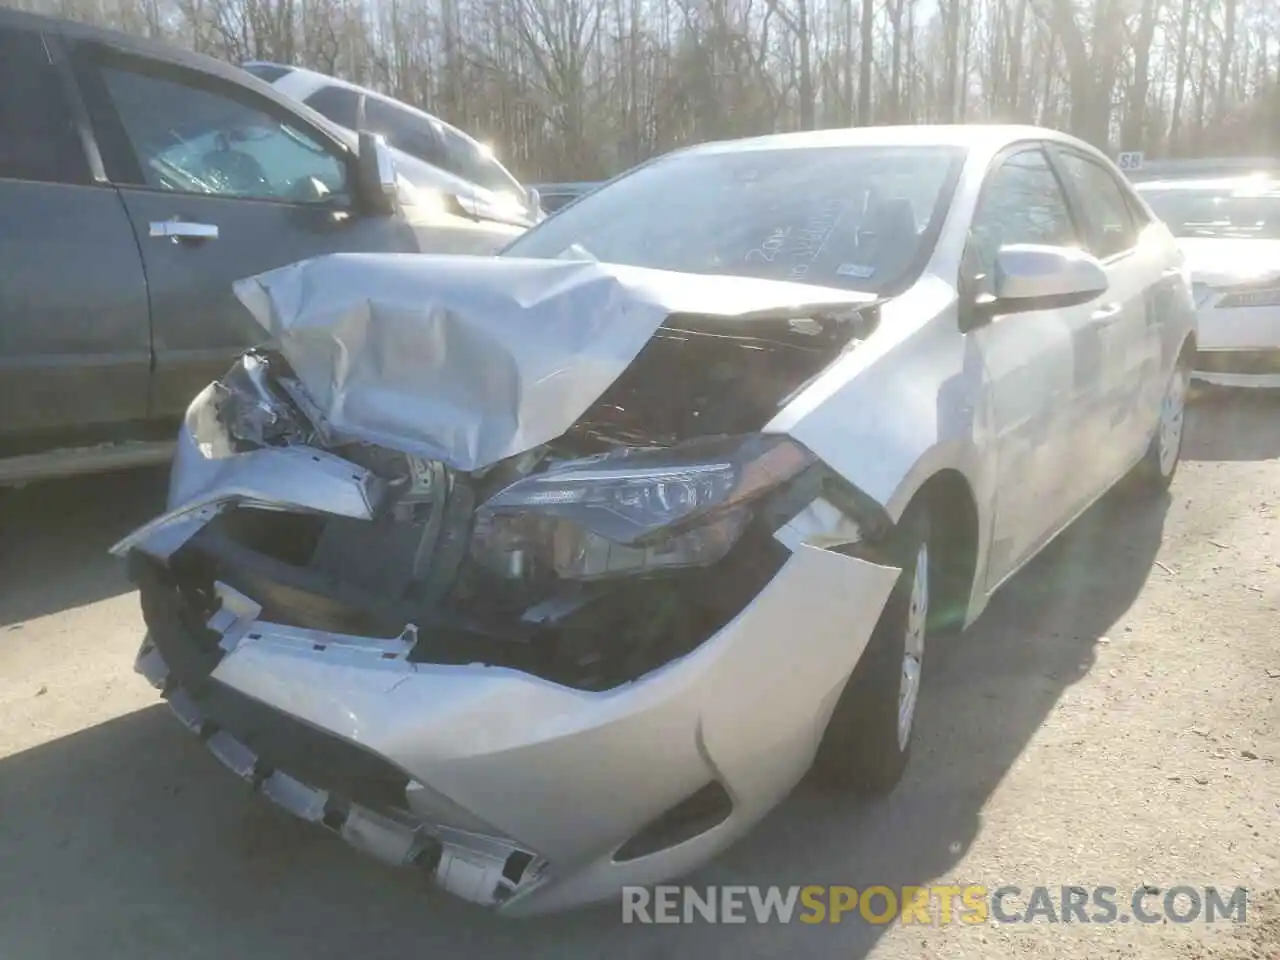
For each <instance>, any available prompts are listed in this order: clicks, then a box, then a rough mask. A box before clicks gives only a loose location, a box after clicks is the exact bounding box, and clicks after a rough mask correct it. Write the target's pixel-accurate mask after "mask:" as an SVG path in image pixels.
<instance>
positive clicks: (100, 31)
mask: <svg viewBox="0 0 1280 960" xmlns="http://www.w3.org/2000/svg"><path fill="white" fill-rule="evenodd" d="M0 25H5V26H15V27H23V28H26V29H30V30H39V31H41V32H42V33H47V34H52V35H55V36H61V37H63V38H65V39H66V40H68V41H80V42H90V43H98V44H101V45H102V46H104V47H108V48H110V49H113V50H118V51H120V52H121V53H125V54H130V55H133V56H137V57H144V58H146V59H150V60H157V61H161V62H164V63H169V64H173V65H174V66H177V67H188V68H191V69H193V70H200V71H202V72H204V73H207V74H211V75H213V76H216V77H218V78H220V79H222V80H226V81H229V82H230V83H234V84H237V85H239V86H243V87H248V88H249V89H251V90H253V91H254V92H255V93H257V94H260V95H261V96H264V97H266V98H267V99H269V100H270V101H271V102H272V103H274V104H275V105H276V106H277V107H279V108H281V109H282V110H283V111H286V112H288V113H292V114H294V115H295V116H300V117H302V118H303V119H305V120H306V121H308V122H309V123H311V124H312V125H313V126H315V127H318V128H319V129H320V130H323V131H324V132H325V133H327V134H328V135H329V136H331V137H333V138H334V139H335V142H337V143H338V144H340V145H341V146H343V147H345V148H347V149H350V146H351V145H350V144H349V143H348V142H347V141H346V140H345V139H343V138H342V137H340V136H339V135H338V130H337V129H336V127H335V125H334V124H333V123H332V122H331V121H330V120H328V119H327V118H326V117H323V116H321V115H320V114H319V113H317V112H316V111H315V110H312V109H311V108H310V107H308V106H306V105H305V104H300V103H298V102H297V101H295V100H293V99H291V98H289V97H287V96H285V95H284V94H282V93H280V92H279V91H278V90H276V89H275V87H273V86H272V85H271V84H269V83H264V82H263V81H262V80H259V79H258V78H257V77H255V76H253V74H250V73H246V72H245V71H243V70H241V69H240V68H239V67H236V66H233V65H231V64H229V63H227V62H225V61H223V60H218V59H216V58H214V57H209V56H206V55H204V54H202V53H194V52H192V51H190V50H186V49H184V48H182V47H179V46H176V45H175V44H171V43H166V42H165V41H162V40H151V39H148V38H145V37H135V36H133V35H132V34H128V33H124V32H122V31H119V30H112V29H110V28H107V27H99V26H94V25H92V24H86V23H80V22H79V21H74V20H65V19H62V18H59V17H50V16H46V15H44V14H36V13H26V12H25V11H18V10H9V9H4V8H0Z"/></svg>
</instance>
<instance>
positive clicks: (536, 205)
mask: <svg viewBox="0 0 1280 960" xmlns="http://www.w3.org/2000/svg"><path fill="white" fill-rule="evenodd" d="M525 202H526V203H527V204H528V205H529V209H530V210H532V211H533V212H534V213H537V212H538V211H539V210H541V209H542V194H541V193H539V192H538V188H537V187H530V188H529V189H528V190H527V191H525Z"/></svg>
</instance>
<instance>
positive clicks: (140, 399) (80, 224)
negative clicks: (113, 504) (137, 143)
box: [0, 11, 151, 440]
mask: <svg viewBox="0 0 1280 960" xmlns="http://www.w3.org/2000/svg"><path fill="white" fill-rule="evenodd" d="M60 52H61V51H60V47H59V46H58V42H57V38H56V37H55V36H46V35H43V34H42V33H41V32H40V30H39V29H37V28H36V27H35V26H33V25H32V23H31V21H29V20H24V18H23V17H22V16H21V15H18V14H13V13H8V12H6V11H0V433H2V434H5V435H7V436H8V437H9V438H10V439H11V440H12V438H13V436H14V435H15V434H30V433H36V432H49V431H56V432H59V433H62V434H69V433H70V432H72V431H78V430H80V429H81V428H90V429H92V428H93V427H94V426H95V425H97V424H102V423H104V422H106V423H115V422H122V421H129V420H138V419H141V418H143V417H144V416H145V415H146V412H147V385H148V378H149V376H150V367H151V352H150V349H151V342H150V336H151V334H150V325H149V320H148V316H147V290H146V283H145V280H144V278H143V272H142V260H141V258H140V256H139V253H138V244H137V242H136V241H135V240H134V236H133V230H132V228H131V227H130V225H129V218H128V216H127V215H126V213H125V209H124V206H123V205H122V204H121V201H120V198H119V197H118V196H117V195H116V192H115V190H113V189H112V188H111V186H110V185H109V184H107V183H106V182H105V181H104V180H102V179H98V178H95V176H94V171H93V170H92V169H91V164H90V159H89V158H90V147H91V141H90V140H89V139H88V131H87V129H86V128H85V127H84V124H83V123H82V115H77V112H76V110H75V97H76V91H75V88H74V86H73V85H72V84H71V83H70V82H69V72H67V71H66V70H65V69H63V68H64V67H65V64H64V63H63V62H62V61H61V60H60ZM99 172H100V171H99Z"/></svg>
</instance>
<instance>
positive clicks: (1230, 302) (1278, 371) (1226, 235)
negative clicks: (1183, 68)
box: [1138, 173, 1280, 388]
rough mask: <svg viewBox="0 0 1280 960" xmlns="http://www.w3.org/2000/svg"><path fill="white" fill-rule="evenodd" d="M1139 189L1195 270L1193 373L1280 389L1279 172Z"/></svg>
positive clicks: (1167, 182)
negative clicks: (1276, 174)
mask: <svg viewBox="0 0 1280 960" xmlns="http://www.w3.org/2000/svg"><path fill="white" fill-rule="evenodd" d="M1138 189H1139V191H1140V192H1141V194H1142V196H1143V198H1144V199H1145V200H1146V201H1147V203H1148V204H1149V205H1150V206H1151V209H1152V210H1154V211H1155V213H1156V215H1157V216H1159V217H1160V218H1161V219H1162V220H1163V221H1164V222H1165V224H1166V225H1167V226H1168V227H1169V229H1170V230H1171V231H1172V232H1173V235H1174V236H1175V237H1177V238H1178V242H1179V244H1180V245H1181V246H1182V249H1183V251H1184V252H1185V253H1186V256H1187V264H1188V266H1189V267H1190V268H1191V281H1192V287H1193V289H1194V291H1195V298H1196V307H1197V309H1198V311H1199V316H1198V325H1197V326H1198V333H1197V345H1198V347H1199V353H1198V354H1197V356H1196V363H1195V377H1196V379H1197V380H1202V381H1204V382H1206V383H1210V384H1214V385H1217V386H1223V387H1269V388H1275V387H1280V176H1274V175H1269V174H1265V173H1262V174H1253V175H1245V176H1232V177H1219V178H1215V179H1186V180H1183V179H1178V180H1154V181H1149V182H1144V183H1142V184H1140V185H1139V187H1138Z"/></svg>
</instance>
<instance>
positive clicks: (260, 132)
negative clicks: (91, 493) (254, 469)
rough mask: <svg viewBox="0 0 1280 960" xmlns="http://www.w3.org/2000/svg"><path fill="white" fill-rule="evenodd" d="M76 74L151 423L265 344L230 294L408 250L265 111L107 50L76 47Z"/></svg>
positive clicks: (279, 113) (349, 173)
mask: <svg viewBox="0 0 1280 960" xmlns="http://www.w3.org/2000/svg"><path fill="white" fill-rule="evenodd" d="M76 62H77V67H78V73H79V75H80V77H81V85H82V87H83V88H84V90H85V99H86V101H87V103H88V104H89V107H90V113H91V115H92V117H93V122H94V126H95V129H96V130H97V132H98V139H99V142H100V143H102V144H103V145H104V150H103V154H104V162H105V163H106V165H107V168H108V173H109V174H110V176H111V178H112V179H113V180H114V181H115V182H116V183H117V185H118V187H119V191H120V196H121V198H122V199H123V201H124V205H125V208H126V209H127V211H128V213H129V217H130V218H131V220H132V222H133V226H134V229H135V231H136V233H137V235H138V242H139V244H140V246H141V249H142V256H143V261H144V264H145V266H146V272H147V280H148V284H149V288H150V293H151V318H152V331H153V337H152V342H153V350H154V354H155V372H154V375H153V378H152V391H151V397H150V412H151V415H152V416H172V415H177V414H180V413H181V412H182V411H183V410H184V409H185V407H186V405H187V404H188V402H189V401H190V400H191V398H192V396H194V394H195V393H197V392H198V391H199V390H200V389H201V388H202V387H203V386H204V385H205V384H206V383H208V382H209V381H210V380H212V379H215V378H216V377H218V376H221V375H222V374H223V373H225V372H226V369H227V367H228V366H229V365H230V364H231V362H232V361H233V359H234V358H235V357H236V356H237V355H238V354H239V353H241V352H242V351H243V350H244V349H245V348H247V347H250V346H253V345H255V344H258V343H261V342H262V341H264V340H265V339H266V336H265V332H264V331H263V330H262V329H261V328H260V327H259V326H258V324H257V323H256V321H255V320H254V319H253V317H252V316H251V315H250V314H249V312H248V310H246V309H245V308H244V307H243V306H242V305H241V304H240V303H239V301H238V300H237V299H236V298H235V296H234V293H233V290H232V285H233V284H234V282H235V281H237V280H240V279H242V278H244V277H247V276H252V275H254V274H257V273H261V272H263V271H265V270H270V269H272V268H275V267H279V266H283V265H285V264H289V263H293V262H295V261H298V260H302V259H306V258H309V257H314V256H318V255H321V254H326V253H333V252H337V251H344V250H356V251H411V250H415V249H416V245H415V242H414V237H413V232H412V230H411V229H410V228H409V226H408V225H407V224H406V223H404V222H403V221H402V220H399V219H396V218H392V217H368V216H360V215H359V214H358V213H357V212H356V210H355V208H354V204H353V202H352V199H351V197H352V192H353V191H352V182H353V174H354V171H353V169H352V164H351V162H350V160H349V157H348V155H347V153H346V152H345V150H344V149H343V148H342V147H341V145H339V144H338V143H337V142H336V141H334V140H332V139H330V138H329V137H328V135H327V134H325V133H323V132H322V131H319V130H317V129H315V128H312V127H311V126H310V125H309V124H308V123H307V121H306V120H305V119H303V118H301V117H299V116H298V115H296V114H292V113H290V112H288V111H287V110H285V109H284V108H282V107H281V106H280V105H279V104H277V103H275V102H274V101H272V100H269V99H267V98H264V97H261V96H259V95H258V94H257V93H256V92H254V91H252V90H249V89H247V88H246V87H244V86H241V85H239V84H237V83H234V82H232V81H230V80H229V79H228V78H226V77H223V76H215V75H213V74H206V73H203V72H202V71H199V70H196V69H192V68H191V67H189V66H187V65H180V64H177V63H170V62H167V61H162V60H157V59H155V58H154V57H150V56H141V55H136V54H134V53H132V52H127V51H121V50H119V49H115V48H105V47H102V46H98V45H92V46H87V45H86V46H82V47H80V48H78V49H77V51H76Z"/></svg>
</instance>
